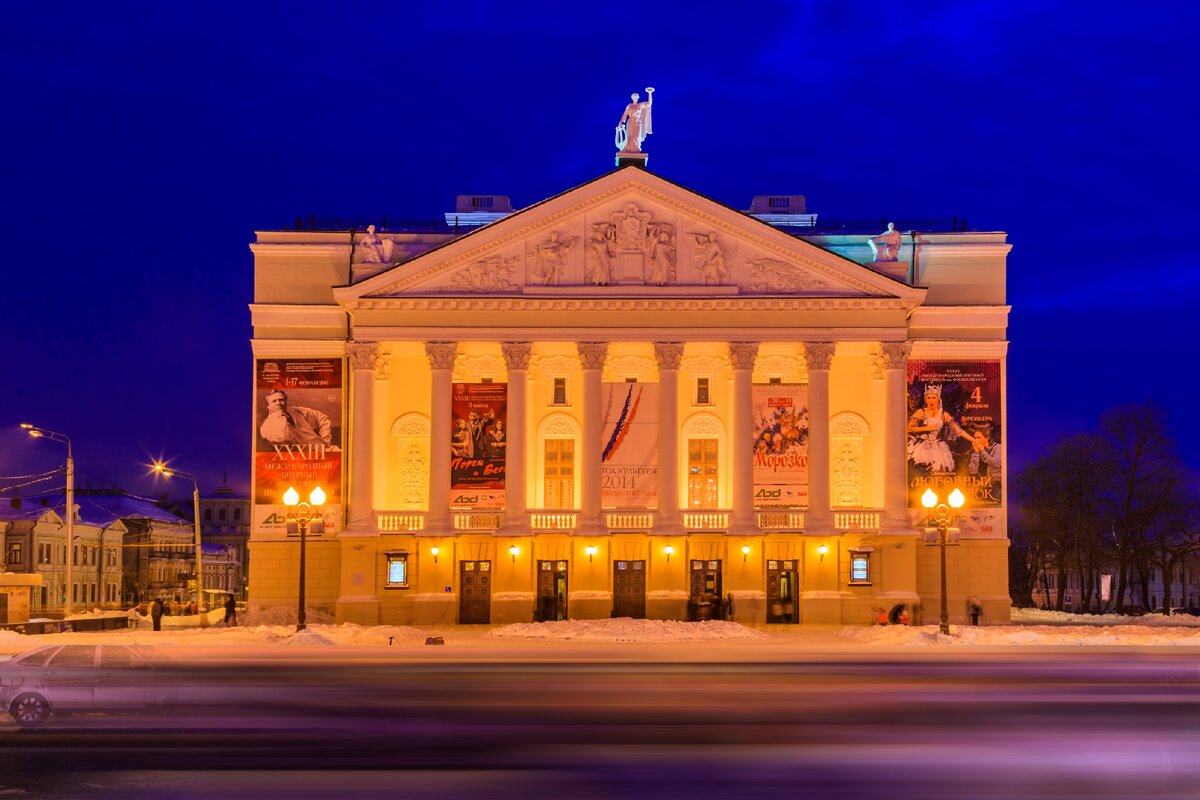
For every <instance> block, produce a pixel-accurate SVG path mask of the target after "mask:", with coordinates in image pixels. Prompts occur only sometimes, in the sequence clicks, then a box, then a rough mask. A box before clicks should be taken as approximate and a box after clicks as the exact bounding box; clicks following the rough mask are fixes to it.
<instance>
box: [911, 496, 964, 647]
mask: <svg viewBox="0 0 1200 800" xmlns="http://www.w3.org/2000/svg"><path fill="white" fill-rule="evenodd" d="M966 500H967V498H966V497H965V496H964V495H963V493H962V491H960V490H959V489H957V488H956V489H954V491H952V492H950V496H949V497H947V498H946V502H945V503H944V502H942V499H941V498H940V497H938V496H937V493H936V492H934V491H933V489H926V490H925V494H923V495H921V505H923V506H925V508H927V509H929V516H928V517H927V518H926V520H925V521H926V524H932V525H933V526H934V527H936V528H937V532H938V540H937V546H938V547H940V548H941V549H942V618H941V622H940V623H939V624H938V633H944V634H947V635H949V634H950V611H949V607H948V606H947V604H946V546H947V545H948V544H949V543H948V542H947V541H946V532H947V530H948V529H949V528H950V524H951V523H952V522H954V518H955V517H956V516H958V509H960V508H962V507H963V503H965V502H966ZM947 503H948V504H949V505H947ZM955 544H957V542H955Z"/></svg>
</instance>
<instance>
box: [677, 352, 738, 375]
mask: <svg viewBox="0 0 1200 800" xmlns="http://www.w3.org/2000/svg"><path fill="white" fill-rule="evenodd" d="M680 369H681V370H683V372H684V373H685V374H687V375H688V376H690V377H692V378H710V379H721V378H726V377H728V376H729V369H730V363H729V357H728V356H710V355H699V356H685V357H684V359H683V363H682V364H681V365H680Z"/></svg>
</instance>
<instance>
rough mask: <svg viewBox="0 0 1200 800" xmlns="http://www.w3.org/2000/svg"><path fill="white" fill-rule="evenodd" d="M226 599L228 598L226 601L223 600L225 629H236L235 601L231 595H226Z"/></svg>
mask: <svg viewBox="0 0 1200 800" xmlns="http://www.w3.org/2000/svg"><path fill="white" fill-rule="evenodd" d="M227 597H228V599H226V600H225V627H226V628H236V627H237V600H235V599H234V597H233V595H232V594H231V595H228V596H227Z"/></svg>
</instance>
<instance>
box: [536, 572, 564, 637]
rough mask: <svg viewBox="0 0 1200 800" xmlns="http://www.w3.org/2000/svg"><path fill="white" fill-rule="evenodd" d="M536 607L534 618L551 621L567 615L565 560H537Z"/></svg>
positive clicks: (540, 620)
mask: <svg viewBox="0 0 1200 800" xmlns="http://www.w3.org/2000/svg"><path fill="white" fill-rule="evenodd" d="M537 568H538V570H537V575H538V581H537V583H538V585H537V608H536V609H535V611H534V614H535V616H534V619H536V620H537V621H538V622H553V621H556V620H564V619H569V617H568V616H567V562H566V561H539V562H537Z"/></svg>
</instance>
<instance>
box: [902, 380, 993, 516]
mask: <svg viewBox="0 0 1200 800" xmlns="http://www.w3.org/2000/svg"><path fill="white" fill-rule="evenodd" d="M1000 376H1001V372H1000V361H999V360H998V359H997V360H981V361H918V360H911V361H909V362H908V421H907V424H906V426H905V427H906V435H907V444H906V449H905V452H906V455H907V457H908V507H909V509H910V516H911V518H912V520H913V523H914V524H919V523H920V521H921V520H923V519H924V517H925V509H924V508H923V507H922V506H921V495H922V494H923V493H924V492H925V490H926V489H928V488H932V489H933V490H934V491H935V492H937V493H938V494H939V495H940V496H942V497H945V496H946V495H948V494H949V493H950V492H951V491H952V490H953V489H955V488H958V489H961V490H962V493H963V494H964V495H965V496H966V505H965V506H964V507H963V509H962V511H961V512H960V514H959V520H958V527H959V528H960V529H962V530H963V531H964V533H965V532H968V531H969V532H971V534H973V535H980V536H989V535H995V536H1003V535H1004V531H1003V530H1001V524H1000V519H1001V517H1000V508H1001V505H1002V500H1003V497H1004V493H1003V480H1004V478H1003V475H1004V445H1003V431H1002V430H1001V427H1000V423H1001V420H1002V419H1003V417H1002V414H1001V405H1000V401H1001V397H1000V388H1001V380H1000Z"/></svg>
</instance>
